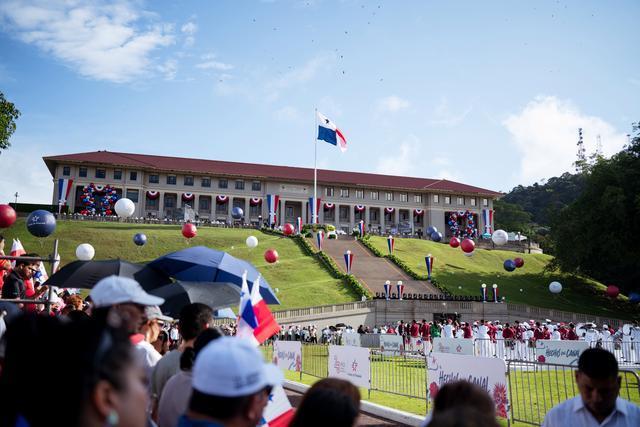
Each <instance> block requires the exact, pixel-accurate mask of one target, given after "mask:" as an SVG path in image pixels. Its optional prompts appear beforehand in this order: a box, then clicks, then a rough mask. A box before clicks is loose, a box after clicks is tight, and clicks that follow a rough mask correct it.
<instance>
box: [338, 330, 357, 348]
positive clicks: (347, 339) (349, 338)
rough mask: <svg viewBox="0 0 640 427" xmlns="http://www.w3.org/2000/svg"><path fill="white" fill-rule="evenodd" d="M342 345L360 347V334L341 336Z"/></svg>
mask: <svg viewBox="0 0 640 427" xmlns="http://www.w3.org/2000/svg"><path fill="white" fill-rule="evenodd" d="M342 345H350V346H353V347H360V334H356V333H352V334H342Z"/></svg>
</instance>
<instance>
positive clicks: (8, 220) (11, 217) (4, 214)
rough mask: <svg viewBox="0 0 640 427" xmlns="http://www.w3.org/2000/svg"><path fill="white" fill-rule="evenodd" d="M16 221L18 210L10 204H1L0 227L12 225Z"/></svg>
mask: <svg viewBox="0 0 640 427" xmlns="http://www.w3.org/2000/svg"><path fill="white" fill-rule="evenodd" d="M14 222H16V211H15V210H13V208H12V207H11V206H9V205H0V228H7V227H11V226H12V225H13V223H14Z"/></svg>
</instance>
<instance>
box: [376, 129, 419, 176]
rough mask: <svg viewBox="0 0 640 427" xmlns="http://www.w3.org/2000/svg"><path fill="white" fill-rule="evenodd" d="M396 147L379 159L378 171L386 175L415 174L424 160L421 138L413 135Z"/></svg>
mask: <svg viewBox="0 0 640 427" xmlns="http://www.w3.org/2000/svg"><path fill="white" fill-rule="evenodd" d="M394 147H397V148H395V150H394V151H393V152H390V153H385V155H384V156H382V157H380V158H379V159H378V164H377V166H376V172H377V173H382V174H386V175H406V176H411V175H414V174H415V172H416V171H417V169H418V166H419V163H420V162H421V161H422V159H421V157H420V141H419V139H418V138H417V137H416V136H414V135H411V136H409V137H408V138H406V140H405V141H403V142H402V143H400V145H399V146H395V145H394Z"/></svg>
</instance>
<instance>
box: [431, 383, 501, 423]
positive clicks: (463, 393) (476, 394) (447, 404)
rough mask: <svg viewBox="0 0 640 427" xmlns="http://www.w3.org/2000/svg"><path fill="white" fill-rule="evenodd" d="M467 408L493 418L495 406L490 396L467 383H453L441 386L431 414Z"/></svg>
mask: <svg viewBox="0 0 640 427" xmlns="http://www.w3.org/2000/svg"><path fill="white" fill-rule="evenodd" d="M459 407H467V408H473V409H476V410H478V411H479V412H481V413H484V414H489V415H491V416H492V417H495V412H496V409H495V404H494V403H493V399H491V396H489V394H488V393H487V392H486V391H484V390H483V389H481V388H480V387H479V386H477V385H475V384H472V383H470V382H469V381H454V382H450V383H447V384H445V385H443V386H442V388H441V389H440V390H438V393H437V394H436V397H435V399H434V401H433V414H434V415H435V414H438V413H440V412H444V411H446V410H448V409H452V408H459Z"/></svg>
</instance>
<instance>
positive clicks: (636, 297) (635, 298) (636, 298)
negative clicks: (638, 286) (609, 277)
mask: <svg viewBox="0 0 640 427" xmlns="http://www.w3.org/2000/svg"><path fill="white" fill-rule="evenodd" d="M629 301H631V302H633V303H636V302H640V294H639V293H637V292H631V293H630V294H629Z"/></svg>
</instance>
